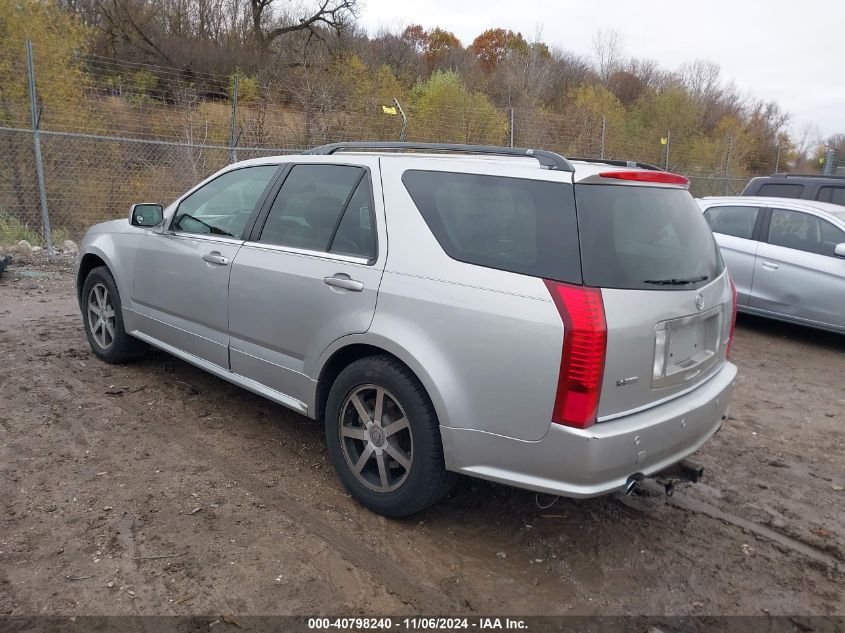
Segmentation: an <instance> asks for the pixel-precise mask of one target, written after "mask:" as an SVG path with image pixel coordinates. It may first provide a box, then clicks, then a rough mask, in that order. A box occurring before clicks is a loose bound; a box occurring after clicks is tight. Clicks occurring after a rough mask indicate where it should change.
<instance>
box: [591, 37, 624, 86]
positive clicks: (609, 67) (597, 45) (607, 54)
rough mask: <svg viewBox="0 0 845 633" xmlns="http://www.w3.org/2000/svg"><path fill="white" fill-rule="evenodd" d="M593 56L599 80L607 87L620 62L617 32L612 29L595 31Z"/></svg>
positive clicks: (619, 39)
mask: <svg viewBox="0 0 845 633" xmlns="http://www.w3.org/2000/svg"><path fill="white" fill-rule="evenodd" d="M593 54H594V55H595V57H596V66H597V67H598V72H599V78H600V79H601V81H602V83H604V84H605V85H607V83H608V81H609V80H610V76H611V75H612V74H613V72H614V71H615V70H616V69H617V68H618V66H619V64H620V62H621V60H622V38H621V36H620V35H619V32H618V31H615V30H613V29H609V30H605V29H602V30H600V31H597V32H596V34H595V35H593Z"/></svg>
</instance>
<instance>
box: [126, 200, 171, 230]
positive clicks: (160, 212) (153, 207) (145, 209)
mask: <svg viewBox="0 0 845 633" xmlns="http://www.w3.org/2000/svg"><path fill="white" fill-rule="evenodd" d="M163 219H164V207H163V206H161V205H160V204H149V203H143V204H133V205H132V210H131V211H130V212H129V224H131V225H132V226H141V227H144V228H150V227H151V226H158V225H159V224H161V221H162V220H163Z"/></svg>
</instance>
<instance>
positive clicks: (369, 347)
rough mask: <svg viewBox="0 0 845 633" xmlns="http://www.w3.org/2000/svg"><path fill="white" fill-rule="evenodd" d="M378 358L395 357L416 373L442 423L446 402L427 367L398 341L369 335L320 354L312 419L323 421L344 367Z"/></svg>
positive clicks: (345, 340)
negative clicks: (333, 389) (369, 358)
mask: <svg viewBox="0 0 845 633" xmlns="http://www.w3.org/2000/svg"><path fill="white" fill-rule="evenodd" d="M376 355H385V356H390V357H392V358H395V359H396V360H397V361H399V362H400V363H402V364H403V365H405V366H406V367H407V368H408V369H409V370H410V371H411V373H413V374H414V376H415V377H416V378H417V380H419V381H420V383H421V384H422V386H423V389H425V392H426V395H428V397H429V398H430V399H431V402H432V404H433V405H434V411H435V413H436V414H437V418H438V420H440V423H441V424H442V423H443V419H444V418H443V415H445V411H444V404H443V400H442V397H441V394H440V392H439V390H438V389H437V386H436V385H435V383H434V381H433V380H432V378H431V376H430V375H429V374H428V372H427V371H426V370H425V368H424V367H423V366H422V365H421V364H420V363H419V362H418V361H417V360H416V358H415V357H414V356H413V354H411V353H410V352H409V351H408V350H406V349H405V348H403V347H402V346H400V345H398V344H396V343H395V342H393V341H390V340H387V339H383V338H382V337H379V336H367V335H350V336H346V337H343V338H342V339H338V340H337V341H335V342H334V344H332V345H331V346H330V347H329V348H328V349H326V351H325V352H323V354H322V355H321V357H320V360H319V362H318V367H319V370H318V371H316V372H315V373H314V374H312V375H316V376H317V380H316V385H315V390H314V399H313V403H312V406H310V407H309V410H310V411H313V414H314V415H313V417H314V418H315V419H317V420H321V419H322V417H323V414H324V413H325V407H326V401H327V400H328V396H329V391H330V390H331V386H332V384H333V383H334V380H335V378H337V376H338V374H340V372H341V371H343V369H344V368H345V367H347V366H348V365H349V364H351V363H353V362H355V361H356V360H359V359H361V358H365V357H367V356H376Z"/></svg>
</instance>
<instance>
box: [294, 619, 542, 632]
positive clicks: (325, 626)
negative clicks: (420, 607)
mask: <svg viewBox="0 0 845 633" xmlns="http://www.w3.org/2000/svg"><path fill="white" fill-rule="evenodd" d="M308 628H309V629H312V630H329V629H336V630H347V629H349V630H367V629H370V630H399V631H448V630H473V629H476V630H481V631H490V630H511V631H515V630H524V629H527V628H528V627H527V625H526V623H525V621H524V620H520V619H512V618H483V617H479V618H438V617H415V618H401V619H396V620H394V619H392V618H309V619H308Z"/></svg>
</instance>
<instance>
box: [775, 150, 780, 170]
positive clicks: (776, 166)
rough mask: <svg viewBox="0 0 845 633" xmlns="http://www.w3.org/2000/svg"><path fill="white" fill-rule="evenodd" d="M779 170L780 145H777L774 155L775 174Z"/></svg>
mask: <svg viewBox="0 0 845 633" xmlns="http://www.w3.org/2000/svg"><path fill="white" fill-rule="evenodd" d="M778 169H780V143H778V153H777V154H775V173H778Z"/></svg>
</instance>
